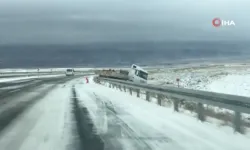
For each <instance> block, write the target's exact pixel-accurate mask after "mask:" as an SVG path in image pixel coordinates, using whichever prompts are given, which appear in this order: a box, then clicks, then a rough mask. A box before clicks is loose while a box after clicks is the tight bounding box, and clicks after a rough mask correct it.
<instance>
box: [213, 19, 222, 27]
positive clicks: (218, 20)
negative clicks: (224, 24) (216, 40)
mask: <svg viewBox="0 0 250 150" xmlns="http://www.w3.org/2000/svg"><path fill="white" fill-rule="evenodd" d="M212 24H213V26H215V27H219V26H220V25H221V20H220V18H214V19H213V21H212Z"/></svg>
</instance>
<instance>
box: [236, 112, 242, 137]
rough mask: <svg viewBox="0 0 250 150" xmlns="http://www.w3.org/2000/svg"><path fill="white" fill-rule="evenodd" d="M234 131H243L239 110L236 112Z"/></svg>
mask: <svg viewBox="0 0 250 150" xmlns="http://www.w3.org/2000/svg"><path fill="white" fill-rule="evenodd" d="M234 131H235V132H239V133H241V132H242V129H241V113H240V112H237V111H235V112H234Z"/></svg>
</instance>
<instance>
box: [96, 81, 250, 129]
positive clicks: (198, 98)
mask: <svg viewBox="0 0 250 150" xmlns="http://www.w3.org/2000/svg"><path fill="white" fill-rule="evenodd" d="M99 80H100V81H101V82H108V83H110V84H109V87H110V88H111V87H113V88H114V87H118V88H120V89H121V90H122V89H123V90H124V91H126V89H129V91H130V94H131V95H132V91H136V93H137V97H140V91H141V90H143V91H145V92H146V100H147V101H150V96H151V94H152V93H154V94H157V102H158V104H159V105H161V104H162V99H163V97H164V96H165V97H167V98H169V99H171V100H172V101H173V105H174V110H175V111H179V108H178V107H179V103H180V102H181V100H185V101H190V102H195V103H196V104H197V107H196V111H197V114H198V119H199V120H201V121H205V114H204V106H203V105H204V104H208V105H213V106H216V107H220V108H225V109H229V110H232V111H234V114H235V115H234V119H233V125H234V129H235V131H236V132H240V133H242V125H241V122H242V120H241V113H247V114H250V98H249V97H243V96H236V95H229V94H221V93H215V92H206V91H199V90H191V89H184V88H176V87H169V86H159V85H149V84H138V83H133V82H129V81H121V80H116V79H107V78H99Z"/></svg>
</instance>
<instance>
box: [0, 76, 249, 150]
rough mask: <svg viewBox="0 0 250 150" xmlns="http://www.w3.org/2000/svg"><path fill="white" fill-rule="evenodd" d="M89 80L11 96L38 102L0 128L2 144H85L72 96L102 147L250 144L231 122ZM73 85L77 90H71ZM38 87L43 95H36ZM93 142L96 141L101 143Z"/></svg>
mask: <svg viewBox="0 0 250 150" xmlns="http://www.w3.org/2000/svg"><path fill="white" fill-rule="evenodd" d="M90 81H91V82H90V83H89V84H86V83H85V79H84V78H78V79H73V80H71V81H67V82H66V83H64V82H57V83H56V84H54V83H47V84H43V85H42V86H41V87H40V88H34V89H33V90H32V91H29V92H26V93H25V94H23V95H19V96H16V97H11V98H9V99H16V100H18V99H20V100H22V101H23V100H24V99H37V100H36V101H37V102H36V103H34V104H33V105H32V106H30V107H28V108H27V109H26V111H25V112H24V113H22V114H21V115H20V116H19V117H17V119H15V120H14V121H13V122H12V123H11V124H10V125H9V126H7V127H6V128H5V129H4V130H3V131H1V132H0V147H1V149H4V150H34V149H36V150H58V149H60V150H79V149H81V148H82V147H81V142H82V141H81V140H82V139H80V137H79V131H78V130H77V120H76V119H75V118H74V115H73V114H74V113H75V112H74V111H73V110H74V108H73V104H72V103H73V99H74V98H76V99H77V100H78V101H79V104H80V106H81V109H82V112H84V113H85V115H88V118H89V120H87V119H86V120H85V121H87V122H84V123H85V124H87V127H88V126H89V122H93V124H94V130H93V132H94V133H95V134H96V135H97V136H99V137H100V139H101V140H102V141H103V142H104V148H103V149H101V150H166V149H171V150H194V149H199V150H211V149H212V150H236V149H240V150H249V149H250V145H249V144H247V142H248V141H249V140H250V138H249V137H247V136H246V135H241V134H236V133H234V132H233V130H232V128H231V127H218V126H216V125H215V124H211V123H208V122H205V123H201V122H199V121H198V120H197V119H196V118H194V117H190V116H188V115H185V114H181V113H175V112H173V110H172V109H170V108H165V107H160V106H158V105H156V104H153V103H149V102H147V101H145V100H143V99H140V98H136V97H135V96H130V95H129V94H128V93H124V92H121V91H118V90H115V89H110V88H108V87H105V86H103V85H99V84H95V83H93V81H92V80H90ZM73 86H74V88H73ZM72 88H73V89H74V90H75V91H76V96H73V95H72ZM48 89H50V90H49V91H47V92H45V91H44V90H48ZM39 93H40V94H42V95H43V96H42V97H40V98H37V94H39ZM2 107H3V106H2ZM2 107H0V108H2ZM85 109H86V110H85ZM0 110H1V109H0ZM90 120H91V121H90ZM88 121H89V122H88ZM89 144H92V146H93V147H94V146H95V145H97V144H98V143H89ZM90 146H91V145H90ZM94 150H95V149H94Z"/></svg>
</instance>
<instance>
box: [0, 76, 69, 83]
mask: <svg viewBox="0 0 250 150" xmlns="http://www.w3.org/2000/svg"><path fill="white" fill-rule="evenodd" d="M60 76H65V75H41V76H31V77H16V78H15V77H14V78H1V79H0V83H3V82H12V81H18V80H29V79H37V78H53V77H60Z"/></svg>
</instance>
